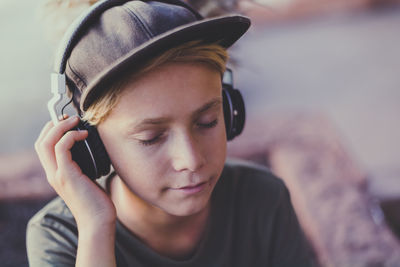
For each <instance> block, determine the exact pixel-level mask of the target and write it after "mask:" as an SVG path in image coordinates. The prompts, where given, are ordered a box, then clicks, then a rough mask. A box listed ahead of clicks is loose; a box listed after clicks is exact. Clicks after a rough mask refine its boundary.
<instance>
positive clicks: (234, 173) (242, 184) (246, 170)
mask: <svg viewBox="0 0 400 267" xmlns="http://www.w3.org/2000/svg"><path fill="white" fill-rule="evenodd" d="M221 183H223V184H225V186H228V187H231V188H232V189H233V190H234V194H235V197H239V196H242V197H245V198H247V199H249V200H254V201H257V200H258V201H263V200H268V201H271V200H276V201H278V200H279V199H280V198H281V197H282V194H286V192H287V189H286V186H285V183H284V182H283V180H282V179H280V178H279V177H277V176H276V175H275V174H273V173H272V172H271V170H270V169H268V168H267V167H266V166H262V165H258V164H256V163H253V162H248V161H243V160H237V159H229V160H227V162H226V163H225V167H224V171H223V173H222V175H221Z"/></svg>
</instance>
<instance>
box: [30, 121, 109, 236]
mask: <svg viewBox="0 0 400 267" xmlns="http://www.w3.org/2000/svg"><path fill="white" fill-rule="evenodd" d="M64 118H66V119H64V120H62V121H60V122H59V123H58V124H57V125H55V126H54V124H53V123H52V122H51V121H50V122H48V123H47V124H46V125H45V127H44V128H43V130H42V132H41V133H40V135H39V137H38V139H37V141H36V143H35V149H36V152H37V154H38V155H39V159H40V162H41V164H42V165H43V168H44V170H45V172H46V176H47V180H48V182H49V184H50V185H51V186H52V187H53V188H54V190H55V191H56V192H57V194H58V195H59V196H60V197H61V198H62V199H63V200H64V202H65V203H66V205H67V206H68V207H69V209H70V210H71V212H72V214H73V215H74V218H75V220H76V222H77V225H78V229H79V230H82V228H85V229H88V228H89V229H95V228H97V229H98V228H99V227H103V228H104V226H107V225H109V226H114V225H115V221H116V210H115V207H114V204H113V203H112V201H111V199H110V198H109V197H108V196H107V194H106V193H105V192H104V191H103V190H102V189H101V188H100V187H99V186H98V185H97V184H96V183H94V182H93V181H91V180H90V179H89V178H88V177H87V176H86V175H84V174H83V173H82V171H81V169H80V168H79V166H78V164H77V163H76V162H74V161H73V160H72V156H71V152H70V149H71V148H72V146H73V145H74V143H75V142H77V141H82V140H84V139H85V138H86V137H87V136H88V132H87V131H71V129H72V128H73V127H75V126H76V125H77V124H78V122H79V118H78V117H76V116H74V117H70V118H68V117H67V116H65V117H64Z"/></svg>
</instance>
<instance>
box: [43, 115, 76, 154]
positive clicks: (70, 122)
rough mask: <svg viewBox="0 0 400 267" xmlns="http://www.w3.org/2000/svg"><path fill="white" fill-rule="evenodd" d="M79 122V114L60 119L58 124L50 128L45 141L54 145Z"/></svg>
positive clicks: (47, 144) (51, 145) (48, 144)
mask: <svg viewBox="0 0 400 267" xmlns="http://www.w3.org/2000/svg"><path fill="white" fill-rule="evenodd" d="M78 122H79V118H78V117H77V116H73V117H69V118H68V119H66V120H62V121H60V122H59V123H58V124H57V125H55V126H54V127H53V128H51V129H50V131H49V132H48V133H47V136H46V137H45V140H44V141H43V142H44V143H45V145H46V146H50V147H54V146H55V145H56V144H57V142H58V141H59V140H60V139H61V137H63V135H64V134H65V133H66V132H67V131H69V130H71V129H72V128H73V127H75V126H76V125H77V124H78Z"/></svg>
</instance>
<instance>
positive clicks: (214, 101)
mask: <svg viewBox="0 0 400 267" xmlns="http://www.w3.org/2000/svg"><path fill="white" fill-rule="evenodd" d="M221 104H222V97H216V98H214V99H212V100H211V101H209V102H207V103H205V104H204V105H203V106H201V107H199V108H198V109H196V110H195V111H193V112H192V114H191V117H192V118H195V117H198V116H199V115H200V114H202V113H203V112H205V111H207V110H210V109H212V108H214V107H217V106H219V105H221ZM170 120H171V119H170V118H168V117H159V118H148V119H144V120H142V121H140V122H139V123H137V124H136V125H135V126H134V127H133V130H134V131H136V130H138V129H140V128H142V127H144V126H146V125H160V124H163V123H166V122H169V121H170Z"/></svg>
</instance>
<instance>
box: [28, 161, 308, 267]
mask: <svg viewBox="0 0 400 267" xmlns="http://www.w3.org/2000/svg"><path fill="white" fill-rule="evenodd" d="M171 242H173V240H171ZM77 244H78V230H77V227H76V224H75V220H74V218H73V216H72V214H71V212H70V211H69V209H68V207H67V206H66V205H65V203H64V202H63V201H62V200H61V199H60V198H56V199H54V200H53V201H51V202H50V203H49V204H48V205H47V206H46V207H44V208H43V209H42V210H41V211H39V212H38V213H37V214H36V215H35V216H34V217H33V218H32V219H31V220H30V222H29V224H28V228H27V251H28V259H29V264H30V266H34V267H35V266H38V267H39V266H40V267H43V266H74V265H75V258H76V251H77ZM115 251H116V260H117V266H137V267H144V266H149V267H156V266H162V267H178V266H179V267H184V266H205V267H212V266H229V267H231V266H279V267H281V266H282V267H283V266H312V265H313V264H312V260H311V257H310V252H311V251H310V249H309V246H308V244H307V242H306V241H305V238H304V235H303V233H302V230H301V229H300V226H299V223H298V221H297V218H296V215H295V212H294V210H293V207H292V204H291V202H290V197H289V192H288V190H287V188H286V187H285V185H284V183H283V182H282V181H281V180H280V179H279V178H276V177H275V176H274V175H273V174H271V173H270V172H269V171H268V170H266V169H265V168H262V167H258V166H257V167H256V166H255V165H252V164H248V163H243V162H227V163H226V164H225V168H224V170H223V172H222V175H221V178H220V180H219V181H218V183H217V185H216V187H215V190H214V192H213V194H212V198H211V213H210V220H209V224H208V227H207V229H206V232H205V236H204V238H203V239H202V241H201V243H200V245H199V246H198V248H197V250H196V252H195V253H194V254H193V255H192V257H191V258H190V259H188V260H185V261H177V260H172V259H170V258H167V257H164V256H162V255H159V254H157V253H156V252H154V251H153V250H151V249H150V248H149V247H148V246H146V245H145V244H144V243H142V242H141V241H140V240H139V239H138V238H137V237H136V236H135V235H134V234H132V233H131V232H130V231H129V230H128V229H127V228H125V227H124V226H123V225H122V224H121V222H119V221H117V225H116V243H115Z"/></svg>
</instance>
